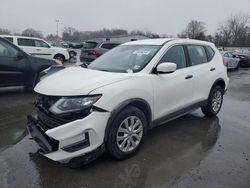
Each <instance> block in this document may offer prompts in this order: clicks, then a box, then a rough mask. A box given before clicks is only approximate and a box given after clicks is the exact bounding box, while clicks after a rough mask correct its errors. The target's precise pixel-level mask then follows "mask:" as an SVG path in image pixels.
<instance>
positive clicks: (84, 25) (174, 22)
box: [0, 0, 250, 35]
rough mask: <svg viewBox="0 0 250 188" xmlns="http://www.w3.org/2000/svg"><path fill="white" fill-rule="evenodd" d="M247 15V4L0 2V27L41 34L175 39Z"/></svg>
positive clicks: (209, 0)
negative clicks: (73, 31)
mask: <svg viewBox="0 0 250 188" xmlns="http://www.w3.org/2000/svg"><path fill="white" fill-rule="evenodd" d="M239 12H244V13H249V14H250V0H0V27H1V28H7V29H10V30H11V31H18V32H20V31H22V30H23V29H25V28H35V29H37V30H40V31H42V32H43V33H44V34H48V33H55V32H56V22H55V20H56V19H59V20H60V23H59V30H60V31H61V30H62V29H63V28H64V27H66V26H72V27H75V28H77V29H78V30H82V31H86V30H87V31H88V30H98V29H102V28H123V29H128V30H134V29H140V30H150V31H152V32H157V33H159V34H169V35H176V34H177V33H180V32H181V31H182V30H183V29H184V28H185V26H186V25H187V23H188V22H189V21H190V20H192V19H195V20H199V21H203V22H205V23H206V25H207V28H208V31H209V32H214V31H215V30H216V28H217V27H218V25H219V23H221V22H222V21H223V20H225V18H226V17H228V16H229V15H230V14H232V13H239Z"/></svg>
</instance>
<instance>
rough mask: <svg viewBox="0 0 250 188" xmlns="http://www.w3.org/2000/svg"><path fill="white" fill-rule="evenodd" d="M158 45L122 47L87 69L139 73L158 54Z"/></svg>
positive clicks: (94, 62)
mask: <svg viewBox="0 0 250 188" xmlns="http://www.w3.org/2000/svg"><path fill="white" fill-rule="evenodd" d="M160 47H161V46H159V45H123V46H118V47H116V48H114V49H113V50H110V51H109V52H107V53H106V54H104V55H103V56H101V57H99V58H97V59H96V60H95V61H93V62H92V63H91V64H90V65H89V66H88V68H89V69H95V70H102V71H109V72H139V71H141V70H142V69H143V68H144V67H145V66H146V65H147V64H148V63H149V61H150V60H151V59H152V58H153V57H154V55H155V54H156V53H157V52H158V50H159V49H160Z"/></svg>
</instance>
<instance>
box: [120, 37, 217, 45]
mask: <svg viewBox="0 0 250 188" xmlns="http://www.w3.org/2000/svg"><path fill="white" fill-rule="evenodd" d="M170 41H176V42H180V43H181V42H183V43H192V44H201V45H209V46H211V45H212V46H214V44H213V43H211V42H206V41H201V40H193V39H180V38H159V39H146V40H137V41H131V42H127V43H124V44H122V45H164V44H165V43H167V42H170Z"/></svg>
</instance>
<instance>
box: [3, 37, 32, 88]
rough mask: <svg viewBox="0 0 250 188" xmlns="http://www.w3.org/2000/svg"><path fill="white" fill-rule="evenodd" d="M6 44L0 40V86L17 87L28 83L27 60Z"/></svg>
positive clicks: (19, 52)
mask: <svg viewBox="0 0 250 188" xmlns="http://www.w3.org/2000/svg"><path fill="white" fill-rule="evenodd" d="M22 53H23V52H21V51H18V49H16V48H14V47H13V46H12V45H11V44H9V43H8V42H6V41H4V40H1V39H0V86H18V85H24V84H26V83H28V81H29V76H28V74H27V71H28V65H27V59H26V58H25V55H26V54H25V55H24V54H22Z"/></svg>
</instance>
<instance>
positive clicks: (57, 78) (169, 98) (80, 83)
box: [35, 39, 229, 162]
mask: <svg viewBox="0 0 250 188" xmlns="http://www.w3.org/2000/svg"><path fill="white" fill-rule="evenodd" d="M184 44H193V45H205V46H209V47H211V48H212V49H213V50H214V52H215V55H214V58H213V59H212V60H211V61H210V62H208V63H205V64H200V65H196V66H190V67H187V68H183V69H179V70H176V71H175V72H173V73H169V74H153V73H152V69H153V68H154V67H155V66H156V65H157V63H158V61H159V60H160V59H161V57H162V56H163V54H164V53H165V52H167V51H168V50H169V49H170V48H171V47H172V46H175V45H184ZM123 45H162V48H161V49H160V50H159V51H158V53H157V54H156V55H155V56H154V57H153V58H152V60H151V61H150V62H149V63H148V64H147V66H146V67H145V68H144V69H142V70H141V71H140V72H138V73H112V72H104V71H97V70H90V69H85V68H81V67H73V68H66V69H64V70H62V71H60V72H57V73H55V74H53V75H51V76H49V77H47V78H45V79H44V80H42V81H41V82H40V83H39V84H38V85H37V86H36V87H35V91H36V92H37V93H39V94H43V95H48V96H79V95H96V94H102V97H101V98H100V99H99V100H98V101H97V102H96V103H95V104H94V106H96V107H99V108H101V109H104V110H106V112H93V113H91V114H90V115H89V116H87V117H85V118H84V119H81V120H76V121H73V122H70V123H67V124H64V125H62V126H59V127H56V128H53V129H50V130H48V131H46V134H47V135H48V136H49V137H51V138H54V139H56V140H58V141H59V150H58V151H55V152H52V153H49V154H46V156H47V157H49V158H50V159H52V160H55V161H61V162H65V161H69V160H70V159H72V158H74V157H77V156H80V155H85V154H86V153H88V152H91V151H93V150H95V149H96V148H98V147H99V146H100V145H102V144H103V142H104V132H105V129H106V125H107V122H108V119H109V117H110V115H111V114H112V112H113V111H114V110H115V109H116V107H118V106H119V105H120V104H121V103H123V102H124V101H126V100H129V99H134V98H140V99H143V100H145V101H147V103H148V104H149V106H150V108H151V110H152V120H156V119H158V118H161V117H164V116H166V115H168V114H170V113H172V112H176V111H178V110H180V109H183V108H185V107H188V106H190V105H192V104H195V103H197V102H201V101H203V100H206V99H208V96H209V92H210V90H211V88H212V86H213V84H214V82H215V81H216V80H217V79H218V78H220V79H222V80H224V82H225V85H226V86H225V89H227V86H228V82H229V79H228V77H227V73H226V68H225V66H224V65H223V61H222V57H221V55H220V53H219V51H218V50H217V49H216V47H215V46H214V44H212V43H209V42H203V41H196V40H189V39H152V40H141V41H134V42H129V43H125V44H123ZM211 69H214V70H213V71H211ZM187 75H193V79H188V80H187V79H185V77H186V76H187ZM86 131H88V132H90V146H89V147H87V148H85V149H82V150H79V151H77V152H73V153H68V152H66V151H63V150H61V149H60V148H61V147H63V146H67V145H70V144H72V143H74V142H76V141H79V139H80V138H81V139H83V135H84V134H83V133H84V132H86Z"/></svg>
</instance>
